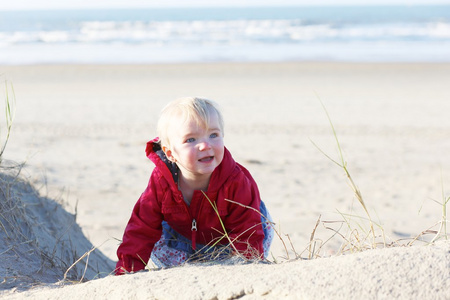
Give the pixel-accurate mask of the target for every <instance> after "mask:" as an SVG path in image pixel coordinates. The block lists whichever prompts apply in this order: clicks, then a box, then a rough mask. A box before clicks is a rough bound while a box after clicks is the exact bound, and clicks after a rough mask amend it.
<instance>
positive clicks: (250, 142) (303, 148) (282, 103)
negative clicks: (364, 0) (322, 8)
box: [0, 63, 450, 299]
mask: <svg viewBox="0 0 450 300" xmlns="http://www.w3.org/2000/svg"><path fill="white" fill-rule="evenodd" d="M0 74H3V75H4V77H6V78H7V79H8V80H10V81H12V82H13V84H14V89H15V94H16V99H17V111H16V119H15V122H14V127H13V132H12V136H11V139H10V141H9V143H8V147H7V149H6V151H5V154H4V157H5V158H7V159H10V160H14V161H24V160H26V161H27V163H26V167H25V169H24V171H23V172H22V174H23V176H25V177H26V178H27V179H28V180H30V181H31V182H32V183H33V184H34V186H35V187H36V188H37V189H38V190H39V192H40V193H41V195H45V196H46V197H48V198H51V199H62V200H63V202H65V208H66V209H67V210H68V212H70V213H72V214H76V220H77V223H78V224H79V226H80V227H81V229H82V231H83V233H84V235H85V236H86V237H87V239H88V240H89V241H90V242H91V243H92V244H93V245H96V246H99V249H100V250H101V252H102V253H103V254H104V255H106V257H108V258H109V259H110V260H111V261H114V260H116V257H115V250H116V249H117V245H118V240H120V238H121V236H122V233H123V230H124V227H125V225H126V222H127V220H128V218H129V215H130V213H131V209H132V207H133V205H134V203H135V201H136V200H137V198H138V197H139V195H140V193H142V191H143V190H144V188H145V186H146V184H147V181H148V177H149V175H150V172H151V169H152V165H151V163H150V162H149V161H148V160H147V159H146V158H145V155H144V149H145V143H146V141H148V140H149V139H151V138H153V137H154V135H155V123H156V118H157V116H158V113H159V111H160V109H161V108H162V107H163V106H164V105H165V104H166V103H167V102H169V101H171V100H173V99H175V98H177V97H180V96H187V95H196V96H204V97H208V98H211V99H214V100H216V101H217V102H219V104H220V105H221V107H222V109H223V112H224V116H225V126H226V132H225V143H226V146H227V147H228V148H229V149H230V151H231V152H232V154H233V156H234V157H235V159H236V160H237V161H238V162H240V163H242V164H244V165H245V166H246V167H247V168H248V169H249V170H250V171H251V172H252V174H253V175H254V177H255V179H256V180H257V182H258V184H259V187H260V191H261V194H262V197H263V199H264V201H265V202H266V204H267V206H268V208H269V210H270V212H271V214H272V216H273V218H274V221H275V222H276V223H277V229H278V230H279V232H280V234H281V235H282V237H283V239H284V241H285V242H286V244H287V248H288V251H287V253H286V251H285V249H284V246H283V243H282V242H281V240H280V239H276V240H275V242H274V244H273V247H272V252H273V257H274V259H276V260H277V262H284V261H286V259H287V258H288V256H289V259H292V258H294V257H295V256H296V254H295V253H294V252H297V254H298V255H300V256H302V257H303V258H308V257H309V254H308V251H305V249H307V248H308V243H309V240H310V236H311V233H312V231H313V229H314V228H315V225H316V222H317V219H318V218H319V216H320V218H321V220H322V221H342V220H343V218H344V217H345V218H347V219H348V218H349V217H348V216H349V215H350V216H352V217H351V218H350V219H351V220H352V221H350V223H351V224H352V226H353V228H357V230H358V231H357V232H356V233H355V232H354V235H353V236H354V237H355V236H357V237H358V238H359V240H363V242H361V245H362V246H363V247H366V244H367V243H365V240H364V237H365V235H366V234H365V232H364V230H363V229H364V228H367V223H366V222H365V221H363V220H362V219H360V218H358V217H357V216H361V217H365V216H366V215H365V212H364V211H363V210H362V209H361V206H360V204H359V203H358V202H357V201H356V200H355V197H354V195H353V192H352V190H351V188H350V187H349V185H348V183H347V179H346V177H345V175H344V172H343V170H342V168H340V167H338V166H337V165H336V164H334V163H333V162H332V161H330V160H329V159H328V158H327V157H326V156H324V155H323V154H322V153H321V152H320V151H319V150H318V149H317V148H316V147H315V146H314V145H313V143H312V142H314V143H315V144H316V145H318V146H319V147H320V148H321V149H322V150H323V151H324V152H325V153H326V154H327V155H329V156H331V157H332V158H333V159H336V160H339V155H338V151H337V145H336V141H335V137H334V135H333V132H332V129H331V127H330V124H329V122H328V120H327V117H326V113H325V112H324V109H323V108H322V106H321V102H320V101H319V98H320V100H321V101H322V102H323V104H324V105H325V107H326V109H327V111H328V113H329V114H330V117H331V119H332V121H333V124H334V127H335V129H336V131H337V137H338V138H339V141H340V143H341V146H342V149H343V153H344V156H345V159H346V162H347V166H348V169H349V171H350V173H351V175H352V177H353V179H354V180H355V182H356V184H357V185H358V187H359V188H360V190H361V192H362V195H363V197H364V199H365V202H366V205H367V207H368V210H369V213H370V215H371V216H372V218H373V220H374V221H375V222H376V225H375V228H376V231H377V234H379V235H383V237H384V238H385V240H386V243H388V244H389V243H395V244H398V243H400V242H397V241H398V240H399V239H405V240H406V241H402V242H401V243H407V242H408V241H409V240H410V238H412V237H415V236H417V235H418V234H420V233H421V232H422V231H424V230H426V229H428V228H432V229H433V230H437V229H438V227H437V226H434V225H435V224H436V223H437V222H438V221H440V220H441V217H442V205H440V204H439V202H442V201H443V198H445V197H448V196H449V188H448V186H449V184H450V183H449V182H450V181H449V174H450V173H449V172H450V160H448V158H447V156H448V155H447V153H448V150H449V149H450V118H448V111H450V101H448V99H449V97H450V86H449V85H448V82H450V64H437V63H436V64H394V63H393V64H381V63H380V64H359V63H354V64H350V63H266V64H259V63H233V64H226V63H222V64H185V65H175V64H174V65H141V66H136V65H46V66H1V67H0ZM2 128H3V127H2ZM2 136H3V135H2ZM341 224H342V223H321V222H320V223H319V226H318V227H317V230H316V231H315V238H316V239H317V241H318V242H316V244H315V245H316V247H317V246H318V245H320V242H319V241H323V242H325V241H327V239H328V238H329V237H330V236H332V235H333V231H332V230H327V229H325V226H333V228H339V226H340V225H341ZM358 224H361V226H362V227H363V228H362V229H361V228H359V227H358ZM378 225H380V227H382V228H383V230H384V231H380V229H379V228H380V227H379V226H378ZM433 226H434V227H433ZM345 228H346V226H345V224H344V226H343V229H341V230H342V231H341V232H342V233H343V234H345V233H346V231H345ZM285 234H288V235H289V238H287V237H286V236H285ZM433 237H434V235H433V234H429V235H427V236H426V237H425V239H426V240H428V241H430V240H431V239H432V238H433ZM289 240H290V242H289ZM380 240H383V239H382V238H378V237H377V241H380ZM290 243H292V246H291V245H290ZM343 243H344V244H347V245H348V243H346V242H345V240H344V239H342V238H341V237H340V236H335V237H334V238H333V239H332V240H331V241H328V242H327V243H325V245H324V246H323V248H322V249H321V252H320V253H318V256H321V257H324V258H321V259H318V260H312V261H305V260H296V261H295V262H289V263H282V264H280V265H265V264H264V265H260V264H251V265H243V266H240V265H239V266H231V267H230V266H212V267H211V266H208V267H198V266H188V267H183V268H176V269H170V270H164V271H158V272H149V273H143V274H138V275H135V276H127V277H123V278H122V277H121V278H116V277H113V278H110V277H107V278H104V279H99V280H94V281H91V282H89V283H87V284H82V285H75V286H70V287H64V288H62V289H61V288H58V289H52V290H45V291H34V290H33V291H32V292H31V293H30V295H31V296H32V297H49V296H48V295H50V294H48V293H51V297H52V298H57V297H62V295H64V294H65V295H67V292H64V290H65V289H71V291H72V290H73V293H74V295H75V296H76V295H83V294H82V293H84V292H86V291H92V290H91V289H94V290H96V291H97V292H98V294H95V295H96V297H97V298H105V297H107V296H108V295H113V294H114V293H117V294H116V295H123V297H126V296H125V295H128V294H120V293H125V291H128V292H127V293H132V292H131V291H129V289H130V285H135V284H136V283H137V284H138V285H139V286H140V287H143V286H148V289H147V288H146V289H143V288H140V289H139V292H142V293H144V292H145V291H147V293H148V295H149V297H148V298H151V297H152V296H154V297H156V298H173V299H175V298H177V297H176V295H177V294H176V292H175V291H174V293H171V291H173V290H176V289H174V288H173V286H172V285H171V284H175V283H170V282H167V281H169V279H167V278H172V277H173V278H175V279H174V280H175V281H174V282H184V281H186V282H191V284H193V283H195V286H196V287H198V290H196V289H194V288H190V289H186V290H187V291H190V292H186V294H183V295H184V296H186V298H191V299H195V298H210V299H212V298H214V295H215V296H216V297H217V298H219V299H228V298H232V297H233V296H232V295H235V296H236V295H240V294H242V295H244V294H245V295H247V294H248V295H247V296H248V297H249V298H251V297H253V296H254V297H257V296H258V295H263V294H265V295H267V297H269V298H271V297H272V298H277V297H288V296H289V297H295V296H298V298H302V297H305V298H310V297H311V298H321V297H327V296H330V297H333V296H335V298H347V297H353V296H354V297H356V298H358V297H360V296H361V297H362V296H365V297H370V298H376V297H377V296H378V297H380V298H383V297H387V298H395V297H401V298H416V297H419V296H421V295H425V296H424V298H430V299H431V298H441V299H444V298H445V297H446V293H445V291H446V289H447V290H448V288H449V285H450V284H449V277H450V276H449V269H450V265H449V261H450V258H449V252H448V243H445V242H441V243H438V244H437V245H436V246H431V247H429V246H424V245H426V243H424V242H415V243H414V245H415V246H414V247H412V248H395V249H386V250H382V249H378V250H370V251H366V252H363V253H360V254H350V252H351V251H350V250H349V247H347V248H345V253H346V255H345V256H342V257H340V256H339V257H335V256H334V255H335V254H337V253H340V252H341V248H340V247H341V246H342V244H343ZM293 249H294V250H295V251H294V250H293ZM396 259H397V260H396ZM272 260H273V259H272ZM424 262H425V263H424ZM366 266H373V268H370V269H369V270H370V272H369V273H365V272H368V271H367V270H365V267H366ZM427 266H428V267H427ZM430 266H439V267H430ZM350 267H351V268H350ZM330 268H336V271H333V272H331V271H330V270H331V269H330ZM422 271H423V272H422ZM324 272H325V273H324ZM272 273H273V275H271V274H272ZM193 274H194V275H193ZM195 274H197V275H195ZM225 274H228V275H225ZM229 274H234V275H233V276H234V277H236V278H235V280H236V281H237V282H236V283H235V284H234V283H233V282H234V281H231V279H230V281H229V283H227V282H225V283H223V285H224V286H221V285H219V284H217V283H214V280H213V279H211V280H201V279H202V278H216V277H215V276H217V278H221V277H222V278H223V277H224V276H229ZM237 274H242V275H237ZM245 274H251V275H253V276H255V278H254V279H253V278H252V276H251V275H245ZM254 274H261V275H258V276H262V277H263V278H262V277H261V278H259V279H258V277H257V276H256V275H254ZM368 274H370V276H369V275H368ZM401 274H409V275H408V276H402V275H401ZM275 275H276V276H275ZM192 276H194V277H192ZM195 276H197V277H195ZM202 276H205V277H202ZM367 277H370V278H371V279H370V280H369V279H367V280H361V278H367ZM193 278H198V280H197V279H196V280H194V279H193ZM355 278H358V280H356V279H355ZM411 278H417V279H415V280H416V281H411V280H412V279H411ZM436 278H441V281H439V280H437V279H436ZM217 280H219V279H217ZM112 281H114V282H112ZM204 281H206V282H204ZM131 282H133V283H131ZM410 282H411V283H410ZM238 283H239V284H238ZM332 283H335V284H332ZM355 283H359V284H360V286H359V287H357V286H358V285H355ZM413 283H415V284H413ZM166 284H167V286H166ZM208 284H209V285H208ZM419 284H420V288H418V287H417V285H419ZM156 286H157V288H156ZM344 286H347V287H348V289H345V290H344V289H343V288H342V287H344ZM152 287H154V288H152ZM263 287H267V289H265V288H263ZM397 287H400V288H397ZM358 289H359V290H358ZM75 290H77V292H75ZM119 290H120V292H119ZM134 290H135V291H134V292H137V291H136V289H134ZM318 290H320V292H319V291H318ZM338 291H342V292H338ZM424 291H427V294H423V293H424ZM34 292H36V294H33V293H34ZM97 292H96V293H97ZM40 293H44V294H40ZM45 293H47V294H45ZM79 293H80V294H79ZM92 293H93V292H92ZM108 293H110V294H108ZM16 294H17V292H13V293H12V294H9V295H10V296H11V297H15V296H16ZM19 295H20V294H19ZM142 295H144V294H141V296H139V295H137V294H136V297H141V298H143V296H142ZM150 295H151V296H150ZM75 296H74V297H75ZM79 297H81V296H79ZM79 297H78V298H79ZM117 297H118V298H120V296H117ZM130 297H132V294H130Z"/></svg>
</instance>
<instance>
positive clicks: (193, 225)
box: [191, 218, 197, 250]
mask: <svg viewBox="0 0 450 300" xmlns="http://www.w3.org/2000/svg"><path fill="white" fill-rule="evenodd" d="M191 232H192V249H194V250H196V249H195V248H196V245H197V243H196V239H197V221H196V220H195V219H194V218H192V227H191Z"/></svg>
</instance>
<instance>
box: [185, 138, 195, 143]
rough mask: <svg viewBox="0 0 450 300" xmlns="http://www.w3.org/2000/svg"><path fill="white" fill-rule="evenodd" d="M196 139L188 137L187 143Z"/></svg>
mask: <svg viewBox="0 0 450 300" xmlns="http://www.w3.org/2000/svg"><path fill="white" fill-rule="evenodd" d="M194 141H195V139H194V138H188V139H187V140H186V143H192V142H194Z"/></svg>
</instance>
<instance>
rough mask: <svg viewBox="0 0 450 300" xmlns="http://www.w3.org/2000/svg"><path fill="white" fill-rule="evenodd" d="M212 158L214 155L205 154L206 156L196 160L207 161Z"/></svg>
mask: <svg viewBox="0 0 450 300" xmlns="http://www.w3.org/2000/svg"><path fill="white" fill-rule="evenodd" d="M213 159H214V156H207V157H203V158H201V159H199V160H198V161H200V162H208V161H211V160H213Z"/></svg>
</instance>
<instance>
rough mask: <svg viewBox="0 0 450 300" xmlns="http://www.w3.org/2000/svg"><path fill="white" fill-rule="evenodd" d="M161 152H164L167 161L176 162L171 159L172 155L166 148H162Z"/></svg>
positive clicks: (173, 158)
mask: <svg viewBox="0 0 450 300" xmlns="http://www.w3.org/2000/svg"><path fill="white" fill-rule="evenodd" d="M162 151H164V153H165V154H166V157H167V159H168V160H170V161H171V162H175V161H176V160H175V157H173V155H172V150H170V149H169V148H168V147H167V146H162Z"/></svg>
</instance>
